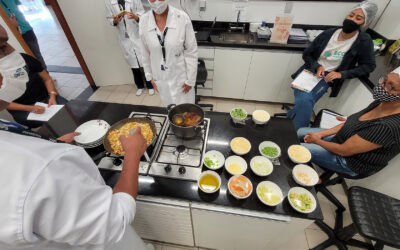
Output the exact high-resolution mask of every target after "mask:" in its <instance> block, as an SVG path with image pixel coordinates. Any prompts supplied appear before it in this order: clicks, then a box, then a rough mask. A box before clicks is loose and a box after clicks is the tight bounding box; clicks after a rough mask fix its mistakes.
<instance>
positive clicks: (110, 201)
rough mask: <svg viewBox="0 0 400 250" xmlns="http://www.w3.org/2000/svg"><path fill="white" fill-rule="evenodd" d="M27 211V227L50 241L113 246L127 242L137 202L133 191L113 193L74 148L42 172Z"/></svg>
mask: <svg viewBox="0 0 400 250" xmlns="http://www.w3.org/2000/svg"><path fill="white" fill-rule="evenodd" d="M24 209H25V211H26V212H25V214H24V215H25V218H26V219H24V228H27V230H31V231H32V230H33V233H34V234H35V235H38V236H39V237H42V238H44V239H46V240H49V241H54V242H59V243H68V244H70V245H73V246H79V245H109V244H113V243H116V242H118V241H119V240H121V238H122V236H123V235H124V233H125V229H126V227H127V226H129V224H130V223H131V222H132V221H133V219H134V215H135V209H136V203H135V200H134V199H133V198H132V196H130V195H128V194H127V193H115V194H113V192H112V189H111V188H110V187H108V186H106V185H105V184H104V182H103V181H102V180H101V176H100V173H99V172H98V169H97V167H96V165H95V164H94V163H93V161H92V159H90V157H89V156H88V155H87V154H86V152H85V151H84V150H82V149H80V148H73V149H71V150H67V151H66V152H63V153H62V155H60V156H59V157H57V158H56V159H53V160H52V161H51V162H50V163H49V164H48V166H47V167H46V168H45V169H44V171H43V172H42V173H41V174H40V175H39V176H38V178H37V181H36V182H35V183H34V185H33V186H32V188H31V190H30V191H29V194H28V196H27V199H26V201H25V208H24Z"/></svg>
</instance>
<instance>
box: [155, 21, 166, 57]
mask: <svg viewBox="0 0 400 250" xmlns="http://www.w3.org/2000/svg"><path fill="white" fill-rule="evenodd" d="M154 30H155V31H156V34H157V37H158V41H159V42H160V45H161V50H162V56H163V59H164V64H165V63H166V62H167V60H166V59H165V37H166V36H167V31H168V27H165V29H164V32H163V38H162V39H161V36H160V35H159V34H158V33H157V28H155V29H154Z"/></svg>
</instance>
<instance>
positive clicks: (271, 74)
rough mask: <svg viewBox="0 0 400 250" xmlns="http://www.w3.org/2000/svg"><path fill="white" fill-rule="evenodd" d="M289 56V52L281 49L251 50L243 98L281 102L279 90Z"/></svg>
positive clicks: (290, 55)
mask: <svg viewBox="0 0 400 250" xmlns="http://www.w3.org/2000/svg"><path fill="white" fill-rule="evenodd" d="M291 58H292V54H291V53H283V52H281V51H253V56H252V59H251V64H250V69H249V72H248V77H247V84H246V88H245V91H244V99H246V100H257V101H269V102H282V100H280V96H279V91H280V90H281V87H282V84H283V81H284V79H286V74H287V73H286V72H287V66H288V65H289V63H290V60H291ZM286 88H289V87H288V86H287V85H286Z"/></svg>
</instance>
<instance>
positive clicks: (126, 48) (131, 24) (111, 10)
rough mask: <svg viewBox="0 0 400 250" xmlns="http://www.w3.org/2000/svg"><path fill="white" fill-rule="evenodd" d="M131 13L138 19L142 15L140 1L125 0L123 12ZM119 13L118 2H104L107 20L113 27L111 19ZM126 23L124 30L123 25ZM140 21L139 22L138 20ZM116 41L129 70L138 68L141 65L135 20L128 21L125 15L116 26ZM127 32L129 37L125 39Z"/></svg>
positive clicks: (109, 0)
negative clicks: (118, 42) (119, 45)
mask: <svg viewBox="0 0 400 250" xmlns="http://www.w3.org/2000/svg"><path fill="white" fill-rule="evenodd" d="M131 9H132V11H133V13H134V14H135V15H137V16H139V18H140V17H141V16H142V15H143V14H144V8H143V5H142V2H141V1H140V0H125V10H126V11H131ZM120 12H121V9H120V7H119V5H118V0H106V15H107V20H108V21H109V22H110V24H111V25H114V21H113V20H114V19H113V17H114V16H115V15H117V14H118V13H120ZM124 20H125V23H126V28H125V24H124ZM139 21H140V20H139ZM116 27H117V31H118V39H119V41H120V44H121V47H122V51H123V53H124V57H125V59H126V61H127V62H128V64H129V66H130V67H131V68H135V69H137V68H139V67H140V66H141V65H142V62H141V58H142V56H141V54H140V49H141V48H140V47H141V46H140V43H141V42H140V37H139V24H138V22H136V20H135V19H128V17H127V15H125V16H124V19H122V20H121V22H119V23H118V24H117V26H116ZM125 32H127V34H128V36H129V37H125Z"/></svg>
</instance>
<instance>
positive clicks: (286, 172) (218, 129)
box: [42, 100, 323, 220]
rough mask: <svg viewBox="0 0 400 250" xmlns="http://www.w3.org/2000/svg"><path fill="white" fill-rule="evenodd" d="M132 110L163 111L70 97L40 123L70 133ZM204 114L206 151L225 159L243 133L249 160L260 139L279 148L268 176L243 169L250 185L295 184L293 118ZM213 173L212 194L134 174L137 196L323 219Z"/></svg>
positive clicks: (109, 178)
mask: <svg viewBox="0 0 400 250" xmlns="http://www.w3.org/2000/svg"><path fill="white" fill-rule="evenodd" d="M132 111H140V112H153V113H166V109H165V108H161V107H148V106H137V105H126V104H114V103H102V102H89V101H84V100H72V101H70V102H69V103H68V104H67V105H66V106H65V107H64V108H63V109H61V110H60V112H58V113H57V114H56V115H55V116H54V117H53V118H52V119H51V120H50V121H49V122H48V124H46V125H45V126H44V127H43V130H42V132H47V133H48V134H49V135H52V136H60V135H63V134H66V133H69V132H71V131H74V130H75V129H76V127H78V126H79V125H80V124H82V123H83V122H86V121H88V120H92V119H104V120H106V121H107V122H108V123H110V124H113V123H115V122H117V121H119V120H121V119H124V118H126V117H128V116H129V114H130V113H131V112H132ZM206 117H208V118H210V119H211V122H210V132H209V136H208V142H207V151H208V150H212V149H215V150H219V151H220V152H222V153H223V154H224V156H225V157H228V156H230V155H233V153H232V152H231V150H230V147H229V142H230V140H231V139H232V138H233V137H236V136H243V137H246V138H248V139H249V140H250V141H251V143H252V149H251V151H250V153H249V154H247V155H245V156H244V158H245V159H246V161H247V162H248V163H249V162H250V159H251V158H252V157H253V156H255V155H259V153H258V145H259V143H260V142H261V141H265V140H271V141H275V142H276V143H277V144H278V145H279V146H280V147H281V149H282V156H281V157H280V163H281V165H279V166H274V171H273V173H272V174H271V175H270V176H268V177H263V178H261V177H257V176H255V175H254V174H253V173H252V172H251V170H250V167H249V168H248V170H247V171H246V173H245V175H246V176H247V177H249V178H250V179H251V180H252V182H253V186H254V188H255V187H256V186H257V184H258V183H259V182H261V181H263V180H270V181H273V182H275V183H277V184H278V185H279V186H280V188H281V189H282V192H283V194H284V195H285V196H287V193H288V190H289V189H290V188H291V187H294V186H297V185H296V183H295V182H294V180H293V178H292V175H291V171H292V168H293V167H294V165H295V164H294V163H292V162H291V161H290V159H289V158H288V155H287V153H286V152H287V148H288V147H289V146H290V145H292V144H297V143H298V139H297V136H296V132H295V128H294V126H293V123H292V121H290V120H288V119H284V118H271V120H270V121H269V123H268V124H267V125H265V126H255V125H254V124H253V123H252V121H251V120H248V122H247V124H246V126H243V125H241V126H236V125H234V124H233V123H232V122H231V119H230V116H229V114H228V113H219V112H206ZM103 150H104V149H103V147H102V146H101V147H97V148H95V149H90V150H87V152H88V153H89V155H91V156H92V157H93V156H94V155H97V154H98V153H100V152H101V151H103ZM203 170H205V168H204V169H203ZM100 172H101V174H102V176H103V178H104V179H105V181H106V183H107V184H108V185H110V186H113V185H115V183H116V182H117V180H118V178H119V175H120V173H119V172H116V171H111V170H101V171H100ZM217 172H218V173H219V174H220V175H221V180H222V185H221V189H220V190H219V191H218V192H217V193H216V194H211V195H210V194H204V193H202V192H201V191H199V190H198V188H197V183H196V182H191V181H182V180H174V179H168V178H162V177H152V176H142V175H141V176H140V177H139V194H141V195H151V196H159V197H170V198H176V199H182V200H186V201H197V202H204V203H210V204H213V205H222V206H227V207H232V208H242V209H248V210H253V211H258V212H269V213H275V214H280V215H287V216H291V217H298V218H304V219H310V220H316V219H322V218H323V215H322V211H321V208H320V206H319V204H318V206H317V209H316V210H315V211H314V212H313V213H311V214H308V215H305V214H300V213H298V212H296V211H295V210H293V208H292V207H291V206H290V204H289V202H288V201H287V199H286V198H285V200H284V201H283V202H282V203H281V204H280V205H278V206H276V207H268V206H266V205H264V204H263V203H261V202H260V201H259V200H258V198H257V195H256V193H255V192H253V193H252V195H251V196H250V197H249V198H248V199H245V200H237V199H235V198H234V197H233V196H231V195H230V194H229V191H228V190H227V181H228V179H229V178H230V176H229V175H228V174H227V173H226V171H225V170H224V169H223V168H222V169H220V170H218V171H217ZM309 190H310V191H311V192H312V193H313V194H314V195H315V196H316V193H315V189H314V188H309Z"/></svg>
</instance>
